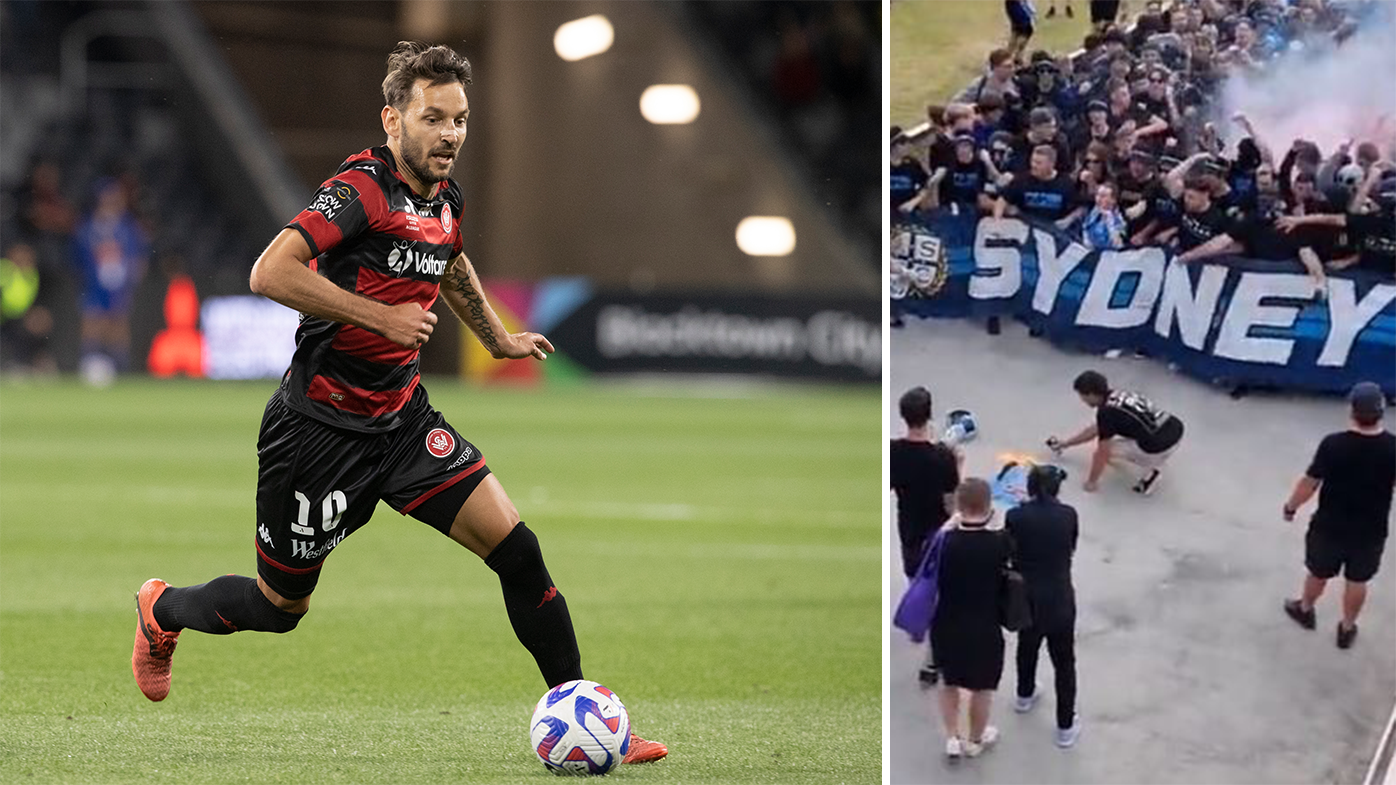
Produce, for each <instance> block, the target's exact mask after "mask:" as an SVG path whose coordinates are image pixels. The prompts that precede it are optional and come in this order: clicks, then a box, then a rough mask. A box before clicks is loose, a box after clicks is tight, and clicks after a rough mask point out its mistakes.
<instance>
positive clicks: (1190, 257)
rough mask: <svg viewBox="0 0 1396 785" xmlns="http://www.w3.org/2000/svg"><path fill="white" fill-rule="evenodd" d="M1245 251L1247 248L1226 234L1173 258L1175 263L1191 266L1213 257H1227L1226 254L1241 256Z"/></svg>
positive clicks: (1223, 233)
mask: <svg viewBox="0 0 1396 785" xmlns="http://www.w3.org/2000/svg"><path fill="white" fill-rule="evenodd" d="M1244 250H1245V246H1243V245H1241V244H1240V243H1238V242H1236V240H1235V239H1234V238H1233V237H1232V236H1231V235H1229V234H1227V233H1226V232H1222V233H1221V234H1219V235H1217V236H1216V237H1213V238H1212V239H1210V240H1208V241H1207V242H1205V243H1203V244H1201V245H1199V246H1197V247H1196V248H1193V249H1191V250H1188V251H1183V252H1182V253H1180V254H1178V255H1177V256H1175V257H1173V261H1175V262H1178V263H1179V264H1189V263H1191V262H1196V261H1200V260H1202V259H1210V258H1211V257H1213V256H1225V255H1226V254H1239V253H1241V252H1242V251H1244Z"/></svg>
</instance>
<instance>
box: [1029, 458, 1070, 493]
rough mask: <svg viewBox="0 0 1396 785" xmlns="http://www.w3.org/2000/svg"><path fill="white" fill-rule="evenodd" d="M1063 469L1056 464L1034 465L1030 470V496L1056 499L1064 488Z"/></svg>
mask: <svg viewBox="0 0 1396 785" xmlns="http://www.w3.org/2000/svg"><path fill="white" fill-rule="evenodd" d="M1062 473H1063V472H1062V470H1061V469H1058V468H1057V467H1055V466H1034V467H1032V469H1031V470H1030V471H1029V472H1028V496H1031V497H1032V498H1034V499H1055V498H1057V494H1058V493H1060V492H1061V489H1062Z"/></svg>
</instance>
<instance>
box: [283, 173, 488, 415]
mask: <svg viewBox="0 0 1396 785" xmlns="http://www.w3.org/2000/svg"><path fill="white" fill-rule="evenodd" d="M464 201H465V200H464V198H463V197H462V196H461V190H460V186H458V185H456V183H455V182H454V181H452V180H446V181H444V182H441V183H438V184H437V186H436V189H435V191H434V193H433V195H432V196H431V198H427V199H424V198H422V197H419V196H417V194H416V193H414V192H413V190H412V188H411V186H409V185H408V184H407V182H406V181H405V180H403V179H402V175H400V174H399V173H398V171H397V162H396V159H394V157H393V154H392V151H391V150H389V149H388V148H387V147H386V146H383V147H374V148H370V149H368V150H364V151H363V152H361V153H359V154H358V155H354V156H351V157H350V158H349V159H348V160H347V161H345V162H344V163H343V164H342V165H341V166H340V167H339V172H338V174H336V175H335V176H334V177H331V178H330V179H328V180H326V181H325V182H324V184H323V185H321V186H320V190H319V191H317V192H316V193H315V198H314V199H313V200H312V201H311V203H310V206H309V207H307V208H306V209H305V210H303V211H301V213H300V214H299V215H297V216H296V217H295V219H293V220H292V221H291V222H290V223H289V224H287V225H286V226H287V228H289V229H295V230H296V231H298V232H300V233H301V236H302V237H304V238H305V241H306V242H307V243H309V244H310V250H311V253H313V254H315V256H316V258H315V259H314V260H313V261H311V263H310V265H311V269H312V270H315V271H316V272H318V273H319V274H320V275H323V276H325V277H326V278H328V279H330V280H331V281H333V282H334V283H335V284H336V285H337V286H339V287H340V288H342V289H346V290H348V291H351V292H357V293H358V294H360V295H363V296H364V297H371V298H373V299H375V300H378V301H380V302H384V303H387V304H389V305H400V304H402V303H408V302H415V303H418V304H420V305H421V306H422V307H423V308H431V306H432V304H433V303H435V302H436V296H437V293H438V291H439V290H440V288H441V283H440V282H441V274H442V273H443V272H444V271H445V270H446V265H447V264H448V263H449V262H450V260H451V259H452V258H454V257H455V256H456V255H457V254H459V253H460V252H461V234H460V224H459V220H458V219H459V217H460V214H461V209H462V207H464ZM420 380H421V377H420V374H419V373H418V369H417V350H416V349H404V348H403V347H401V346H398V345H397V344H395V343H393V342H392V341H389V340H388V339H387V338H384V337H383V336H381V335H378V334H376V333H373V332H369V331H368V330H365V329H363V328H361V327H355V326H353V325H348V324H341V323H340V322H332V321H329V320H327V319H320V318H317V317H314V316H308V315H305V314H302V316H301V323H300V327H299V328H298V329H297V330H296V353H295V356H294V357H293V358H292V360H291V368H290V370H289V371H288V372H287V374H286V378H285V379H284V380H283V382H282V395H283V396H284V397H285V400H286V404H287V405H288V406H290V407H291V408H292V409H294V410H296V411H298V412H301V413H303V414H306V415H308V416H310V417H314V418H315V419H317V420H320V421H321V422H324V423H328V424H330V425H334V426H338V427H342V428H349V429H352V430H357V431H368V432H378V431H387V430H391V429H393V428H395V427H397V425H398V423H399V422H400V421H401V417H400V416H399V415H400V414H401V413H402V411H403V410H404V408H405V407H406V406H407V405H408V404H409V403H410V402H411V401H412V399H413V395H414V393H416V391H417V386H418V382H419V381H420Z"/></svg>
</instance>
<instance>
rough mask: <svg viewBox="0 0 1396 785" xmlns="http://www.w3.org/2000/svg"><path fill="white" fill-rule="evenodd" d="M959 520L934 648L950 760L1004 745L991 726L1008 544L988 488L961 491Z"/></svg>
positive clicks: (948, 549)
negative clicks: (965, 710)
mask: <svg viewBox="0 0 1396 785" xmlns="http://www.w3.org/2000/svg"><path fill="white" fill-rule="evenodd" d="M955 506H956V511H957V512H956V515H955V516H954V517H952V518H951V519H950V521H949V522H948V523H946V525H945V532H944V535H943V537H942V542H940V543H939V548H938V550H939V554H937V555H938V558H939V563H938V565H937V568H936V573H937V574H936V588H937V597H936V603H935V612H934V616H933V617H932V619H931V627H930V633H931V648H932V649H933V650H934V651H935V653H936V662H937V664H938V665H939V666H940V677H941V682H942V683H943V685H944V686H943V687H942V689H941V691H940V712H941V719H942V720H943V721H944V723H945V734H946V737H947V738H946V742H945V754H946V755H947V756H948V757H949V758H951V759H952V760H955V759H959V758H961V757H970V758H973V757H976V756H978V755H979V754H980V753H982V752H983V751H984V750H985V749H987V748H988V747H990V746H991V745H992V744H993V743H994V742H995V741H996V740H997V739H998V729H997V728H995V727H994V726H992V725H990V724H989V710H990V708H991V706H992V704H993V699H994V690H996V689H998V685H999V678H1000V677H1001V676H1002V675H1003V656H1004V641H1003V630H1002V628H1001V627H1000V619H1001V617H1000V602H1001V599H1002V598H1001V596H1000V593H1001V592H1002V590H1003V589H1002V587H1003V576H1004V573H1005V570H1006V569H1007V567H1008V557H1009V542H1008V538H1007V536H1006V535H1005V534H1004V532H1003V531H1002V529H1000V528H993V529H991V528H989V524H990V523H991V522H992V521H993V518H994V507H993V498H992V490H991V488H990V486H989V483H988V482H986V481H984V480H982V479H980V478H978V477H970V478H968V479H966V480H965V481H964V482H962V483H960V486H959V488H957V489H956V490H955ZM962 690H963V691H966V692H968V693H969V728H968V730H969V732H968V734H965V733H963V732H962V723H961V712H960V702H961V700H960V699H961V694H960V693H961V691H962Z"/></svg>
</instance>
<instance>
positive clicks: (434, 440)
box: [427, 428, 456, 458]
mask: <svg viewBox="0 0 1396 785" xmlns="http://www.w3.org/2000/svg"><path fill="white" fill-rule="evenodd" d="M455 449H456V437H454V436H452V435H451V432H450V431H447V430H443V429H441V428H433V429H432V430H431V433H429V434H427V452H429V453H431V454H432V455H435V456H436V457H438V458H445V457H446V456H448V455H450V454H451V453H452V452H455Z"/></svg>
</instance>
